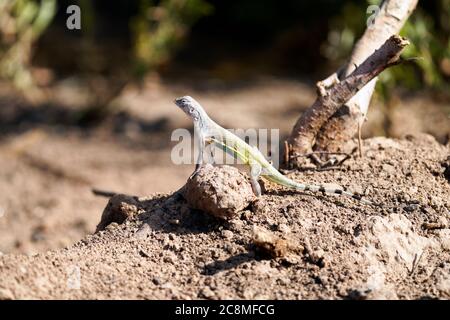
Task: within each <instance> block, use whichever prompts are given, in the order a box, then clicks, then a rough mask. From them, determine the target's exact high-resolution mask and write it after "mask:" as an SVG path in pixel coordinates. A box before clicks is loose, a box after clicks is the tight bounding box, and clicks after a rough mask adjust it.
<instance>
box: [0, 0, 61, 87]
mask: <svg viewBox="0 0 450 320" xmlns="http://www.w3.org/2000/svg"><path fill="white" fill-rule="evenodd" d="M55 11H56V0H41V1H39V2H38V1H34V0H0V77H1V78H5V79H8V80H10V81H12V82H13V84H14V85H15V86H16V87H17V88H18V89H19V90H22V91H24V92H25V93H28V94H30V95H32V94H33V93H35V87H34V83H33V78H32V76H31V73H30V70H29V66H30V60H31V55H32V53H31V49H32V45H33V44H34V43H35V42H36V40H37V39H38V38H39V36H40V35H41V34H42V32H44V30H45V29H46V28H47V26H48V25H49V24H50V22H51V21H52V19H53V16H54V14H55Z"/></svg>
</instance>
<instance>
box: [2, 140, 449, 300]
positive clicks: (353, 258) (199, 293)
mask: <svg viewBox="0 0 450 320" xmlns="http://www.w3.org/2000/svg"><path fill="white" fill-rule="evenodd" d="M366 148H367V149H366V152H365V155H366V157H367V158H366V159H357V160H354V159H352V160H348V162H346V163H345V164H344V165H343V167H342V169H340V170H333V171H324V172H308V171H307V172H302V173H296V174H294V175H292V178H294V179H298V180H303V181H308V182H314V183H321V182H322V183H323V182H327V183H335V184H340V185H345V186H347V187H348V188H349V189H350V190H359V192H360V193H362V194H366V195H367V197H368V198H370V199H371V200H373V201H375V202H378V203H382V204H383V205H384V207H383V208H380V207H372V206H365V205H362V204H361V203H359V202H355V200H354V199H351V198H340V197H336V196H331V195H330V196H327V195H323V196H321V195H319V196H318V195H313V194H309V193H298V192H292V191H287V190H284V189H283V188H280V187H278V186H274V185H267V186H266V188H267V193H266V194H265V195H263V196H262V197H260V198H258V199H255V200H254V201H253V203H252V204H251V205H250V207H249V208H248V209H247V210H244V211H243V212H242V214H241V215H240V216H238V217H236V218H235V219H233V220H231V221H228V222H223V221H219V220H216V219H214V218H212V217H210V216H207V215H205V214H204V213H202V212H199V211H196V210H191V209H189V207H188V206H187V205H186V202H185V201H184V199H183V198H182V197H181V196H179V195H171V194H167V195H166V194H155V195H152V196H149V197H141V198H135V197H128V198H127V197H122V198H121V200H120V201H119V204H118V205H116V206H115V207H114V206H113V207H109V209H108V210H121V211H127V212H128V215H129V218H128V219H127V220H125V221H124V222H123V223H122V224H117V223H112V224H110V225H109V226H107V227H106V229H105V230H103V231H100V232H98V233H96V234H95V235H88V236H85V237H84V238H83V240H81V241H79V242H77V243H76V244H74V245H72V246H69V247H68V248H67V249H64V250H57V251H50V252H47V253H41V254H38V255H34V256H26V255H4V256H2V257H0V270H1V274H2V276H1V277H0V298H7V299H15V298H19V299H24V298H33V299H34V298H38V299H52V298H57V299H72V298H83V299H90V298H95V299H98V298H108V299H110V298H111V299H133V298H145V299H198V298H206V299H226V298H235V299H316V298H320V299H347V298H349V299H396V298H400V299H419V298H421V299H430V298H444V299H448V298H449V297H450V232H449V231H450V229H449V228H448V227H449V222H450V221H449V220H450V219H449V212H450V201H449V199H450V197H449V195H450V184H449V180H447V179H448V177H447V178H446V177H445V174H444V172H445V171H444V170H445V166H447V165H448V163H447V162H448V158H447V156H448V148H446V147H444V146H441V145H439V144H438V143H437V142H436V141H435V140H434V138H432V137H431V136H410V137H408V140H389V139H384V138H376V139H370V140H366ZM393 186H395V188H394V187H393ZM110 213H111V212H110ZM255 227H259V228H260V229H262V230H265V232H269V233H272V234H274V235H275V236H277V237H280V238H282V239H285V240H286V241H289V242H290V243H291V247H292V246H295V247H296V250H294V251H293V252H295V253H292V254H289V255H285V256H281V257H278V258H270V257H267V256H266V255H264V254H262V253H261V252H260V251H258V250H257V249H256V248H255V245H254V244H253V242H252V237H253V236H252V233H253V230H254V228H255Z"/></svg>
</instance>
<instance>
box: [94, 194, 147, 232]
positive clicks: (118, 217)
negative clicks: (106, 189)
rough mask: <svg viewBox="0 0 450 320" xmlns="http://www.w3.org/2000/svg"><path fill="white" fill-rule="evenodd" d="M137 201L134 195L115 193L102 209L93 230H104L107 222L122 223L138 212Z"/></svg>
mask: <svg viewBox="0 0 450 320" xmlns="http://www.w3.org/2000/svg"><path fill="white" fill-rule="evenodd" d="M138 208H139V203H138V201H137V200H136V198H135V197H130V196H127V195H124V194H116V195H114V196H112V197H111V199H109V201H108V204H107V206H106V208H105V210H103V214H102V218H101V219H100V222H99V224H98V225H97V228H96V230H95V232H99V231H101V230H104V229H105V228H106V227H107V226H108V225H109V224H111V223H113V222H115V223H117V224H122V223H124V222H125V221H126V220H127V219H128V218H131V217H133V216H134V215H136V214H137V213H138Z"/></svg>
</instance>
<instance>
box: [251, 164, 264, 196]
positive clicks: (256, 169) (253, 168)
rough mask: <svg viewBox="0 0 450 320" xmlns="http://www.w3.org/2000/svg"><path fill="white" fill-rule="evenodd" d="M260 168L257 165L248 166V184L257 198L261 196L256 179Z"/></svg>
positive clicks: (260, 170)
mask: <svg viewBox="0 0 450 320" xmlns="http://www.w3.org/2000/svg"><path fill="white" fill-rule="evenodd" d="M261 172H262V168H261V165H260V164H259V163H252V164H250V182H251V184H252V189H253V192H254V193H255V195H256V196H257V197H259V196H261V186H260V185H259V182H258V178H259V176H260V175H261Z"/></svg>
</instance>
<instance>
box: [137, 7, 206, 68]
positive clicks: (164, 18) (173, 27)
mask: <svg viewBox="0 0 450 320" xmlns="http://www.w3.org/2000/svg"><path fill="white" fill-rule="evenodd" d="M156 2H159V3H158V4H156ZM211 9H212V7H211V6H210V5H209V4H208V3H206V2H205V1H204V0H162V1H152V0H140V10H139V14H138V15H137V16H136V17H134V18H133V19H132V21H131V29H132V32H133V35H134V56H135V60H136V70H135V71H136V73H137V75H138V76H142V75H144V74H145V73H146V72H147V71H148V70H151V69H152V68H154V67H156V66H158V65H160V64H162V63H164V62H166V61H167V60H168V59H169V58H170V56H171V54H172V52H173V51H174V50H175V49H176V48H177V47H179V46H180V44H182V40H183V38H184V36H185V34H186V33H187V31H188V29H189V26H190V25H192V24H193V23H194V22H195V21H196V20H197V19H198V18H200V17H201V16H203V15H206V14H208V13H210V12H211Z"/></svg>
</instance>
